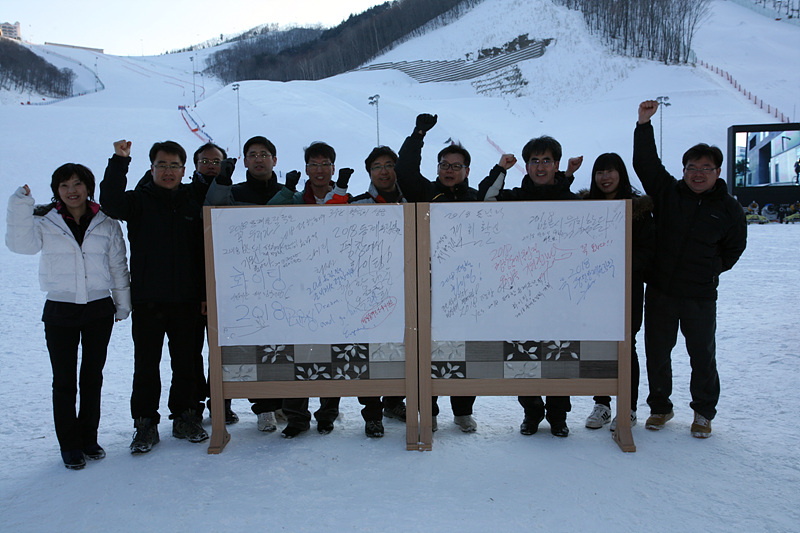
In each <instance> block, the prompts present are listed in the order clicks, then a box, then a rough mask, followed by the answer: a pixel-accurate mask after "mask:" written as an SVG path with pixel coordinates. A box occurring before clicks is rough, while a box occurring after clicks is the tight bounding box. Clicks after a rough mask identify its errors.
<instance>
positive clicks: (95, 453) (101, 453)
mask: <svg viewBox="0 0 800 533" xmlns="http://www.w3.org/2000/svg"><path fill="white" fill-rule="evenodd" d="M83 455H85V456H86V458H87V459H91V460H92V461H99V460H100V459H102V458H104V457H105V456H106V451H105V450H104V449H103V448H102V447H101V446H100V445H99V444H97V443H96V442H95V443H94V444H91V445H89V446H86V447H84V448H83Z"/></svg>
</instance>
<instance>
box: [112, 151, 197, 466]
mask: <svg viewBox="0 0 800 533" xmlns="http://www.w3.org/2000/svg"><path fill="white" fill-rule="evenodd" d="M130 153H131V143H130V141H125V140H122V141H117V142H115V143H114V155H113V156H112V157H111V159H109V162H108V166H107V167H106V171H105V176H104V177H103V181H102V182H101V183H100V201H101V202H102V204H103V209H104V210H105V212H106V213H107V214H108V215H110V216H112V217H114V218H118V219H121V220H125V221H126V222H127V224H128V240H129V241H130V245H131V255H130V257H131V260H130V262H131V268H130V271H131V300H132V303H133V315H132V316H133V323H132V333H133V344H134V355H133V357H134V374H133V393H132V395H131V414H132V416H133V419H134V427H135V429H136V431H135V433H134V436H133V442H131V446H130V449H131V453H133V454H141V453H147V452H149V451H150V450H151V448H152V447H153V446H154V445H155V444H156V443H158V441H159V436H158V423H159V420H160V415H159V413H158V404H159V399H160V396H161V377H160V373H159V364H160V362H161V350H162V347H163V343H164V335H166V336H167V337H168V339H169V343H168V346H169V353H170V362H171V366H172V384H171V386H170V392H169V402H168V406H169V410H170V413H171V414H170V418H171V419H172V421H173V425H172V435H173V436H174V437H176V438H179V439H188V440H189V441H190V442H202V441H204V440H206V439H208V433H206V431H205V430H204V429H203V426H202V423H201V422H202V419H201V417H200V415H199V414H198V413H202V411H203V404H202V403H201V402H200V401H199V400H198V397H199V394H198V391H197V375H198V372H199V370H198V369H197V368H196V366H197V363H198V360H197V359H198V358H197V339H198V332H199V334H200V335H202V314H203V313H204V312H205V300H206V298H205V268H204V254H203V220H202V211H201V209H202V205H201V204H200V202H198V201H197V200H196V198H195V195H194V193H193V192H192V187H191V186H190V185H187V184H182V183H181V179H182V178H183V175H184V171H185V164H186V152H185V151H184V149H183V148H182V147H181V146H180V145H179V144H178V143H176V142H173V141H165V142H159V143H156V144H154V145H153V147H152V148H151V149H150V163H151V165H150V171H151V173H152V180H150V181H143V182H140V183H139V185H138V186H137V187H136V188H135V189H133V190H130V191H126V190H125V187H126V184H127V177H126V176H127V173H128V166H129V164H130V161H131V159H130Z"/></svg>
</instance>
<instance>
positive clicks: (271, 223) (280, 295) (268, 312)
mask: <svg viewBox="0 0 800 533" xmlns="http://www.w3.org/2000/svg"><path fill="white" fill-rule="evenodd" d="M211 228H212V236H213V240H214V270H215V279H216V305H217V324H218V328H219V345H220V346H239V345H264V344H340V343H347V342H358V343H370V342H403V338H404V337H403V335H404V328H405V298H404V290H405V289H404V278H403V256H404V251H403V210H402V207H401V206H399V205H397V206H395V205H387V206H383V205H382V206H370V205H366V206H354V205H347V206H341V205H337V206H310V205H302V206H280V207H240V208H226V209H212V210H211Z"/></svg>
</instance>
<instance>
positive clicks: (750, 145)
mask: <svg viewBox="0 0 800 533" xmlns="http://www.w3.org/2000/svg"><path fill="white" fill-rule="evenodd" d="M799 173H800V124H798V123H784V124H746V125H739V126H731V127H730V128H728V172H727V175H728V189H729V190H730V192H731V194H733V195H734V196H737V197H738V198H739V200H740V202H742V203H745V202H750V201H751V200H753V199H755V200H756V201H758V202H759V203H762V204H763V202H765V201H770V202H774V203H786V202H794V201H796V200H798V199H800V193H798V188H800V182H799V181H798V174H799Z"/></svg>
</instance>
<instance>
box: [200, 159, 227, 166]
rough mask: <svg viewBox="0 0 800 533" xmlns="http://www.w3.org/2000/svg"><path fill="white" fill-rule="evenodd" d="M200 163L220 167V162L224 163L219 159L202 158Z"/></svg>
mask: <svg viewBox="0 0 800 533" xmlns="http://www.w3.org/2000/svg"><path fill="white" fill-rule="evenodd" d="M198 163H200V164H201V165H211V166H214V167H218V166H219V164H220V163H222V161H220V160H219V159H201V160H200V161H198Z"/></svg>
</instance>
